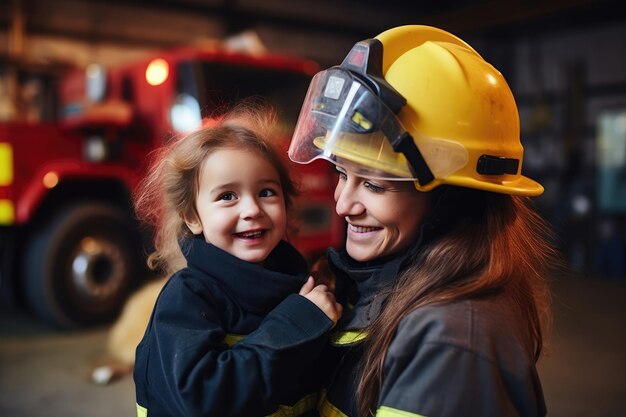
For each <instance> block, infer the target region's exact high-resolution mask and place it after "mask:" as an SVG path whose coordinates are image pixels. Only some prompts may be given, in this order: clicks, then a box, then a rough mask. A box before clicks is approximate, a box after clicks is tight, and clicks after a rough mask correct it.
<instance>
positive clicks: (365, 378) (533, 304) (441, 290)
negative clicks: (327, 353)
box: [357, 188, 560, 417]
mask: <svg viewBox="0 0 626 417" xmlns="http://www.w3.org/2000/svg"><path fill="white" fill-rule="evenodd" d="M448 191H450V192H452V193H455V192H456V193H462V195H463V198H461V199H457V200H456V201H457V202H458V203H459V204H458V207H452V210H453V212H454V213H455V214H454V215H453V216H456V217H454V218H455V219H458V220H455V223H454V225H452V226H451V228H450V229H448V232H446V233H444V234H443V235H442V236H440V237H438V238H436V239H435V240H434V241H433V242H431V243H430V244H429V245H427V247H426V248H425V250H423V251H422V253H420V254H419V255H418V256H417V257H416V258H415V259H414V260H413V261H412V263H411V264H410V265H409V266H408V267H407V268H406V269H405V270H404V272H403V273H402V274H401V275H400V277H399V278H398V279H397V281H396V284H395V287H394V288H393V290H392V291H391V292H390V294H389V297H388V299H387V302H386V304H385V308H384V309H383V311H382V312H381V314H380V316H379V317H378V318H377V319H376V320H375V322H374V323H372V325H371V326H370V328H369V329H368V338H367V342H366V348H365V354H364V358H363V361H362V364H361V376H360V380H359V384H358V388H357V401H358V415H359V416H360V417H366V416H373V415H375V407H376V405H377V401H378V397H379V394H380V390H381V387H382V381H383V378H384V375H383V369H384V368H383V365H384V360H385V355H386V353H387V349H388V348H389V345H390V344H391V342H392V340H393V338H394V336H395V333H396V329H397V328H398V325H399V323H400V321H401V320H402V319H403V318H404V317H405V316H406V315H407V314H408V313H409V312H411V311H413V310H415V309H417V308H419V307H422V306H425V305H429V304H435V303H437V304H439V303H446V302H449V301H454V300H460V299H466V298H472V297H479V296H485V295H488V294H491V293H496V292H498V291H502V290H506V291H507V292H509V293H510V294H511V295H512V299H513V300H515V302H516V303H517V304H518V306H519V308H520V311H522V313H523V314H524V315H525V316H526V322H527V323H528V326H529V331H530V334H532V337H533V340H534V350H535V359H538V357H539V355H540V354H541V351H542V348H543V346H544V343H545V341H544V335H545V334H546V331H547V328H548V326H549V323H550V321H551V310H550V292H549V286H548V275H549V274H550V271H551V269H552V268H554V267H557V266H559V265H560V258H559V255H558V252H557V251H556V249H555V246H554V245H553V243H552V242H553V234H552V233H551V231H550V230H551V229H550V227H549V226H548V224H547V223H546V222H545V221H544V220H543V219H542V217H541V216H540V215H539V214H538V213H537V212H536V211H535V210H534V208H533V207H532V204H531V202H530V199H529V198H527V197H516V196H510V195H504V194H495V193H489V192H482V191H474V190H467V189H466V190H460V189H454V188H450V189H449V190H448ZM435 214H436V213H435ZM452 218H453V217H450V219H452ZM450 219H448V220H450Z"/></svg>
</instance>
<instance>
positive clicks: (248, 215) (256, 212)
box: [241, 197, 263, 219]
mask: <svg viewBox="0 0 626 417" xmlns="http://www.w3.org/2000/svg"><path fill="white" fill-rule="evenodd" d="M242 204H243V207H242V210H241V217H242V218H244V219H253V218H256V217H259V216H260V215H261V214H262V213H263V210H262V209H261V205H260V204H259V202H258V201H257V200H256V198H252V197H248V198H244V200H243V201H242Z"/></svg>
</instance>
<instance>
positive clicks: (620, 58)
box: [0, 0, 626, 278]
mask: <svg viewBox="0 0 626 417" xmlns="http://www.w3.org/2000/svg"><path fill="white" fill-rule="evenodd" d="M621 9H622V7H618V2H614V1H594V0H570V1H566V0H547V1H536V0H513V1H505V2H502V1H478V0H473V1H468V0H448V1H437V2H415V1H410V0H391V1H386V2H382V1H377V0H360V1H359V0H341V1H333V0H320V1H304V0H291V1H281V0H155V1H142V0H126V1H118V0H107V1H100V0H91V1H85V0H58V1H55V2H49V1H45V0H9V1H6V2H3V3H2V5H0V60H2V61H4V62H10V61H15V60H21V61H23V62H27V63H30V64H35V65H37V64H41V65H44V64H51V63H52V64H54V63H58V64H59V65H61V64H66V63H72V64H76V65H79V66H86V65H88V64H91V63H98V64H101V65H104V66H107V65H116V64H119V63H122V62H128V61H131V60H134V59H136V58H140V57H142V56H144V55H146V54H147V53H148V52H150V51H154V50H158V49H165V48H170V47H176V46H181V45H189V44H202V43H210V42H212V41H215V40H222V41H223V40H227V41H228V42H230V43H231V44H232V45H237V44H238V45H242V44H243V45H245V47H247V48H249V49H251V50H253V51H263V50H267V51H272V52H279V53H286V54H291V55H296V56H300V57H305V58H310V59H313V60H315V61H317V62H318V63H320V65H321V66H322V67H326V66H330V65H334V64H336V63H338V62H340V60H341V59H342V58H343V57H344V56H345V54H346V52H347V51H348V50H349V49H350V47H351V46H352V45H353V44H354V43H355V42H356V41H358V40H361V39H365V38H368V37H372V36H375V35H376V34H378V33H380V32H381V31H383V30H385V29H387V28H390V27H393V26H397V25H402V24H428V25H434V26H438V27H441V28H443V29H446V30H448V31H450V32H452V33H455V34H457V35H459V36H461V37H462V38H463V39H465V40H466V41H468V42H469V43H470V44H471V45H472V46H474V47H475V48H476V49H477V50H478V51H479V52H480V53H481V54H482V55H483V56H484V57H485V58H486V59H487V60H488V61H490V62H492V63H493V64H494V65H495V66H496V68H498V69H499V70H500V71H501V72H502V73H503V74H504V76H505V77H506V79H507V80H508V81H509V84H510V86H511V89H512V90H513V92H514V94H515V97H516V100H517V102H518V106H519V109H520V117H521V126H522V142H523V144H524V146H525V149H526V155H525V173H526V174H528V175H529V176H531V177H533V178H536V179H538V180H539V181H541V182H542V183H544V185H545V186H546V190H547V191H546V193H545V194H544V195H543V196H541V197H540V198H539V199H538V200H537V202H538V204H539V205H540V206H541V208H542V209H543V211H544V213H545V214H546V216H547V217H548V218H549V219H550V220H551V221H552V222H553V224H554V225H555V228H556V229H557V231H558V232H559V236H560V240H561V242H562V246H563V249H564V251H565V253H566V256H567V257H568V260H569V261H570V263H571V265H572V267H573V268H574V269H575V270H576V271H579V272H581V273H584V274H589V275H594V276H609V277H621V278H625V277H626V260H625V259H626V242H625V239H624V236H625V235H626V234H625V233H624V230H625V228H626V224H625V223H626V222H625V215H624V213H626V151H625V149H624V148H626V145H624V142H625V141H626V139H624V137H625V135H626V133H624V130H623V129H624V127H623V123H621V125H620V120H622V121H623V119H624V117H626V70H625V69H626V15H625V13H624V12H623V11H622V10H621ZM3 96H6V94H3ZM0 100H2V96H0ZM7 108H8V106H6V105H4V106H2V105H0V109H5V110H4V112H3V111H2V110H0V118H7V117H8V116H7V112H9V111H10V110H7ZM3 113H4V116H3ZM620 126H622V127H620ZM607 129H608V131H607ZM620 129H621V130H620ZM607 135H608V138H607ZM601 137H604V138H605V139H600V138H601ZM607 256H610V257H609V258H607Z"/></svg>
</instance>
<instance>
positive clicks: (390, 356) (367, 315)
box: [318, 250, 546, 417]
mask: <svg viewBox="0 0 626 417" xmlns="http://www.w3.org/2000/svg"><path fill="white" fill-rule="evenodd" d="M328 256H329V261H330V264H331V267H332V268H333V270H334V271H335V273H336V274H337V275H339V277H338V278H339V279H341V276H343V277H344V279H345V278H347V277H349V278H348V281H349V282H350V281H351V282H352V283H353V285H352V287H351V288H349V289H348V291H347V293H348V303H347V304H346V303H344V315H343V317H342V318H341V320H340V321H339V323H338V324H337V326H336V327H335V329H333V331H332V333H331V345H332V347H331V349H330V351H331V355H332V357H331V359H329V361H328V363H333V362H334V363H339V366H338V368H337V369H336V372H335V374H334V375H333V376H332V377H331V379H330V382H329V383H327V384H326V395H325V398H322V401H321V403H320V405H319V408H318V412H319V415H320V416H324V417H329V416H332V417H339V416H351V417H352V416H356V407H355V405H356V403H355V392H356V384H357V383H358V377H359V374H358V370H357V369H358V366H359V361H360V359H361V357H362V353H363V342H364V340H365V338H366V334H365V333H364V332H361V330H362V329H364V328H365V327H366V326H367V325H368V324H369V323H370V322H371V321H372V320H373V319H374V318H376V316H377V314H378V312H379V311H380V308H381V305H382V303H383V302H384V299H381V298H383V297H380V296H375V294H377V293H378V291H379V290H380V289H383V288H388V286H389V285H390V283H392V282H393V280H394V279H395V277H396V276H397V275H398V273H399V271H400V270H401V268H402V264H403V262H404V259H405V258H406V257H407V255H404V256H400V257H398V258H395V259H392V260H384V261H382V262H378V263H373V264H367V265H363V264H358V263H356V262H354V261H352V260H351V259H350V258H349V256H348V255H347V254H345V253H343V252H342V253H337V252H335V251H332V250H330V251H329V254H328ZM346 305H353V308H352V309H350V308H347V307H346ZM522 317H523V315H522V314H521V313H520V312H519V310H517V309H516V304H515V302H514V301H513V300H511V299H510V298H509V296H508V294H506V292H503V293H500V294H498V295H495V296H492V297H489V298H483V299H469V300H464V301H457V302H453V303H448V304H444V305H437V306H425V307H422V308H418V309H416V310H414V311H413V312H410V313H409V314H407V315H406V317H404V319H403V320H402V321H401V322H400V325H399V327H398V330H397V333H396V336H395V337H394V339H393V341H392V342H391V345H390V346H389V350H388V352H387V356H386V358H385V362H384V377H383V386H382V390H381V392H380V396H379V399H378V404H377V407H376V416H378V417H392V416H397V417H410V416H427V417H459V416H462V417H475V416H476V417H478V416H480V417H483V416H492V417H508V416H529V417H530V416H544V415H545V414H546V409H545V404H544V399H543V393H542V389H541V386H540V383H539V379H538V376H537V371H536V368H535V359H534V354H533V346H532V337H531V335H530V334H529V330H528V327H527V326H526V325H525V323H523V322H522Z"/></svg>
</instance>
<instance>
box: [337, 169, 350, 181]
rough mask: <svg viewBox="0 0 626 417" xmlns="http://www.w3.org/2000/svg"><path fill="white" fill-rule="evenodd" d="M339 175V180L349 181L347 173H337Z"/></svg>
mask: <svg viewBox="0 0 626 417" xmlns="http://www.w3.org/2000/svg"><path fill="white" fill-rule="evenodd" d="M337 175H339V179H340V180H341V181H345V180H347V179H348V176H347V175H346V173H345V172H342V171H337Z"/></svg>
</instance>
